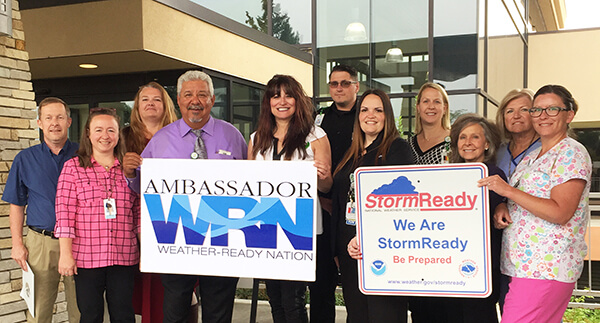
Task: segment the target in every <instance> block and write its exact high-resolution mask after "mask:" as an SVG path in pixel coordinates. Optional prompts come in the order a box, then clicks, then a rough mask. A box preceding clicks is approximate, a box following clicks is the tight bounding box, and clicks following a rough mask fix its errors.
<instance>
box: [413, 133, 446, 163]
mask: <svg viewBox="0 0 600 323" xmlns="http://www.w3.org/2000/svg"><path fill="white" fill-rule="evenodd" d="M408 141H409V144H410V148H411V149H412V151H413V154H415V158H416V164H417V165H430V164H441V163H442V153H443V152H444V150H450V143H449V142H446V141H442V142H440V143H438V144H437V145H435V146H433V147H431V148H429V149H428V150H427V151H422V150H421V147H419V143H418V142H417V135H414V136H412V137H411V138H410V139H409V140H408Z"/></svg>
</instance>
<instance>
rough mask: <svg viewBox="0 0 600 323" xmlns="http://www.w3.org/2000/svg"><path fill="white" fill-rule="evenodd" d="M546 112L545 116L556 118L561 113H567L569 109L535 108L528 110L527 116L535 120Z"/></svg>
mask: <svg viewBox="0 0 600 323" xmlns="http://www.w3.org/2000/svg"><path fill="white" fill-rule="evenodd" d="M544 111H546V114H547V115H548V116H549V117H555V116H557V115H558V114H559V113H560V112H561V111H569V109H567V108H561V107H547V108H536V107H533V108H531V109H529V115H530V116H532V117H534V118H537V117H539V116H541V115H542V112H544Z"/></svg>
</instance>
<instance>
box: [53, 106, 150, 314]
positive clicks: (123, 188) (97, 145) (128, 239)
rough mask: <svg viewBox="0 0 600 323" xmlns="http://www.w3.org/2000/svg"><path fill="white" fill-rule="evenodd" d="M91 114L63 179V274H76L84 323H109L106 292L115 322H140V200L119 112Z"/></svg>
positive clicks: (59, 198)
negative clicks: (131, 182) (127, 164)
mask: <svg viewBox="0 0 600 323" xmlns="http://www.w3.org/2000/svg"><path fill="white" fill-rule="evenodd" d="M90 112H91V113H90V116H89V118H88V121H87V123H86V126H85V132H84V133H83V134H82V136H81V140H80V147H79V150H78V151H77V154H78V156H77V157H74V158H73V159H71V160H69V161H67V162H66V163H65V165H64V168H63V170H62V173H61V175H60V177H59V179H58V187H57V193H56V227H55V234H56V236H57V237H58V238H59V243H60V259H59V263H58V271H59V272H60V273H61V274H62V275H65V276H71V275H75V286H76V290H77V305H78V306H79V310H80V312H81V322H82V323H85V322H102V321H103V315H104V299H103V295H104V293H105V292H106V301H107V303H108V311H109V314H110V320H111V321H112V322H135V315H134V310H133V305H132V295H133V281H134V279H133V277H134V273H135V268H136V266H137V265H138V263H139V259H140V255H139V247H138V237H137V236H138V234H139V222H140V213H139V212H140V208H139V198H138V197H137V195H136V194H135V193H134V192H133V191H131V190H130V189H129V187H128V186H127V182H126V180H125V177H124V176H123V171H122V167H121V162H122V160H123V155H124V152H125V149H124V145H123V143H122V142H123V141H122V140H119V118H118V116H117V115H116V113H115V111H114V110H113V109H105V108H97V109H92V110H91V111H90Z"/></svg>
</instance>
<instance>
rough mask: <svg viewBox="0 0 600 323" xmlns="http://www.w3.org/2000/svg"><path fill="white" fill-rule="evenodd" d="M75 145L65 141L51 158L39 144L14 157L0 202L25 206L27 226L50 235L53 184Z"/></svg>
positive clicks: (53, 193)
mask: <svg viewBox="0 0 600 323" xmlns="http://www.w3.org/2000/svg"><path fill="white" fill-rule="evenodd" d="M78 148H79V145H78V144H77V143H72V142H70V141H69V140H67V142H66V143H65V145H64V147H63V148H62V149H61V151H60V152H59V153H58V155H55V154H54V153H52V151H51V150H50V148H49V147H48V145H46V143H45V142H42V143H41V144H39V145H35V146H33V147H29V148H27V149H25V150H23V151H21V152H20V153H18V154H17V156H16V157H15V160H14V161H13V164H12V167H11V168H10V172H9V173H8V179H7V180H6V187H5V188H4V194H3V195H2V200H4V201H5V202H8V203H11V204H15V205H20V206H25V205H27V225H31V226H34V227H36V228H40V229H45V230H49V231H54V224H55V223H56V213H55V212H54V200H55V198H56V184H57V183H58V176H59V175H60V172H61V171H62V168H63V164H64V163H65V162H66V161H67V160H69V159H71V158H72V157H73V156H75V153H76V151H77V149H78Z"/></svg>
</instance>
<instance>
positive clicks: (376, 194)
mask: <svg viewBox="0 0 600 323" xmlns="http://www.w3.org/2000/svg"><path fill="white" fill-rule="evenodd" d="M487 173H488V169H487V166H485V165H484V164H481V163H471V164H444V165H419V166H389V167H363V168H359V169H357V170H356V171H355V173H354V176H355V179H356V181H355V185H356V197H357V199H356V201H357V205H356V209H357V238H358V242H359V244H360V246H361V250H362V253H363V259H362V260H361V261H359V265H358V267H359V286H360V289H361V291H362V292H363V293H364V294H374V295H418V296H441V297H487V296H489V295H490V294H491V292H492V278H491V257H490V242H489V241H490V238H489V237H490V216H489V213H488V212H489V211H488V192H487V188H480V187H477V181H478V180H479V179H481V178H483V177H486V176H487Z"/></svg>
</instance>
